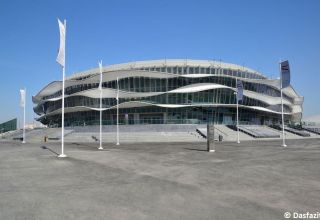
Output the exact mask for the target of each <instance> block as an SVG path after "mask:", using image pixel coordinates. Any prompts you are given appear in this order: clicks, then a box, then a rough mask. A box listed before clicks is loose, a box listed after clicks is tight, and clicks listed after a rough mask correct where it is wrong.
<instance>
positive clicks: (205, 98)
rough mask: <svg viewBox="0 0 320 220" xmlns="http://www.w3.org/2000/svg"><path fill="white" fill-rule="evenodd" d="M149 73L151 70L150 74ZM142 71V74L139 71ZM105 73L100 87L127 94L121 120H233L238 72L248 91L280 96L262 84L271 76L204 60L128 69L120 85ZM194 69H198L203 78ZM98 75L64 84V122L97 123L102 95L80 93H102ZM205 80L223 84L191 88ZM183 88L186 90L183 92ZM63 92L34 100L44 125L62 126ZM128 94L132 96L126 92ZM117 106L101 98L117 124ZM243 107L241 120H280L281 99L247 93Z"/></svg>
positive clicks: (108, 119)
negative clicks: (205, 63)
mask: <svg viewBox="0 0 320 220" xmlns="http://www.w3.org/2000/svg"><path fill="white" fill-rule="evenodd" d="M119 71H120V70H119ZM126 71H128V69H126ZM113 72H115V71H113ZM137 72H138V74H137ZM146 72H148V75H149V76H148V77H146V74H145V73H146ZM155 72H158V73H161V74H163V75H164V77H157V76H158V75H153V73H155ZM139 73H141V74H140V75H139ZM142 73H143V74H142ZM104 74H105V76H106V77H105V81H104V82H103V83H102V88H104V89H110V91H114V93H115V92H116V90H117V86H119V91H121V92H122V94H124V95H122V96H120V97H121V98H120V99H119V104H120V115H119V118H120V123H121V124H164V123H167V124H172V123H175V124H198V123H208V122H215V123H222V124H234V123H235V115H236V108H235V107H236V96H235V92H234V91H235V87H236V77H238V79H240V80H242V81H243V87H244V90H246V91H251V92H253V94H259V95H264V96H265V97H271V98H273V99H275V98H276V99H280V98H279V97H280V90H279V89H278V88H277V87H275V86H272V85H268V84H266V83H264V80H268V79H267V78H266V77H264V76H262V75H260V74H257V73H255V72H250V71H240V70H233V69H229V68H219V67H210V66H209V67H208V66H207V67H204V66H200V65H198V66H187V65H182V66H179V65H177V66H170V65H168V66H164V65H160V66H157V65H155V66H150V65H149V66H147V67H139V68H133V69H132V74H130V71H129V73H127V74H126V75H119V76H120V77H119V81H118V83H119V84H118V85H117V81H116V80H114V79H111V80H108V74H110V73H109V72H105V73H104ZM119 74H120V73H119ZM196 74H199V77H197V75H196ZM200 74H201V75H200ZM97 75H98V73H94V74H89V75H87V76H81V77H77V78H73V79H72V80H73V81H77V83H73V85H72V86H67V87H66V88H65V94H66V98H65V108H74V111H72V112H69V113H66V114H65V124H66V126H83V125H91V124H99V111H97V109H98V108H99V107H100V99H99V98H91V97H87V96H85V95H82V94H81V92H84V91H93V92H95V93H99V89H98V87H99V82H98V80H93V79H92V80H91V78H94V77H95V76H97ZM142 75H143V76H142ZM96 78H97V77H96ZM206 85H220V87H219V86H218V87H216V88H207V89H200V91H198V90H194V89H193V88H196V87H201V86H206ZM221 86H222V87H221ZM223 86H226V87H227V88H224V87H223ZM179 89H180V91H179ZM181 89H183V91H182V92H181ZM175 90H177V92H176V91H175ZM61 93H62V92H61V90H57V91H53V92H52V93H51V94H49V95H45V96H38V99H39V100H40V101H38V102H37V103H36V105H35V107H34V111H35V112H36V113H37V114H38V115H39V116H40V117H39V121H41V122H42V123H43V124H48V125H49V126H60V125H61V113H59V110H60V109H61V103H62V102H61ZM126 93H127V94H130V95H127V96H126ZM135 95H136V96H135ZM96 97H98V96H96ZM108 97H110V96H108ZM260 97H261V96H260ZM284 98H285V99H286V100H287V101H288V102H289V103H293V102H294V98H293V97H291V96H288V95H286V94H284ZM50 99H52V100H50ZM126 103H140V104H141V103H142V104H144V106H143V107H139V106H135V105H134V104H133V105H131V107H130V108H126V107H125V104H126ZM116 105H117V101H116V99H115V97H111V98H103V99H102V107H103V108H105V109H104V111H103V124H115V123H116V110H115V106H116ZM122 105H123V106H122ZM239 106H240V107H239V113H240V121H241V123H246V124H274V123H279V121H280V115H279V112H281V105H280V104H273V105H272V104H270V103H269V104H268V102H267V101H265V100H262V99H261V98H259V97H257V98H256V97H254V96H251V97H247V96H244V98H243V100H242V101H241V102H239ZM84 107H86V109H84ZM93 108H94V109H93ZM261 109H265V110H261ZM277 112H278V113H277ZM284 112H286V113H291V112H292V106H291V104H290V105H288V104H285V105H284ZM285 118H286V120H287V121H288V120H291V117H290V115H287V116H286V117H285Z"/></svg>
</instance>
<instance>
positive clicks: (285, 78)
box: [280, 60, 290, 88]
mask: <svg viewBox="0 0 320 220" xmlns="http://www.w3.org/2000/svg"><path fill="white" fill-rule="evenodd" d="M280 66H281V88H286V87H288V86H289V85H290V67H289V61H288V60H286V61H283V62H281V64H280Z"/></svg>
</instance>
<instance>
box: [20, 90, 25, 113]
mask: <svg viewBox="0 0 320 220" xmlns="http://www.w3.org/2000/svg"><path fill="white" fill-rule="evenodd" d="M25 105H26V90H24V89H20V106H21V107H22V108H24V107H25Z"/></svg>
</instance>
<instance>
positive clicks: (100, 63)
mask: <svg viewBox="0 0 320 220" xmlns="http://www.w3.org/2000/svg"><path fill="white" fill-rule="evenodd" d="M99 69H100V84H99V89H100V90H101V89H102V60H101V61H100V62H99Z"/></svg>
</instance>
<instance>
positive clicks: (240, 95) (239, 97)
mask: <svg viewBox="0 0 320 220" xmlns="http://www.w3.org/2000/svg"><path fill="white" fill-rule="evenodd" d="M242 98H243V84H242V81H241V80H237V101H241V100H242Z"/></svg>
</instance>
